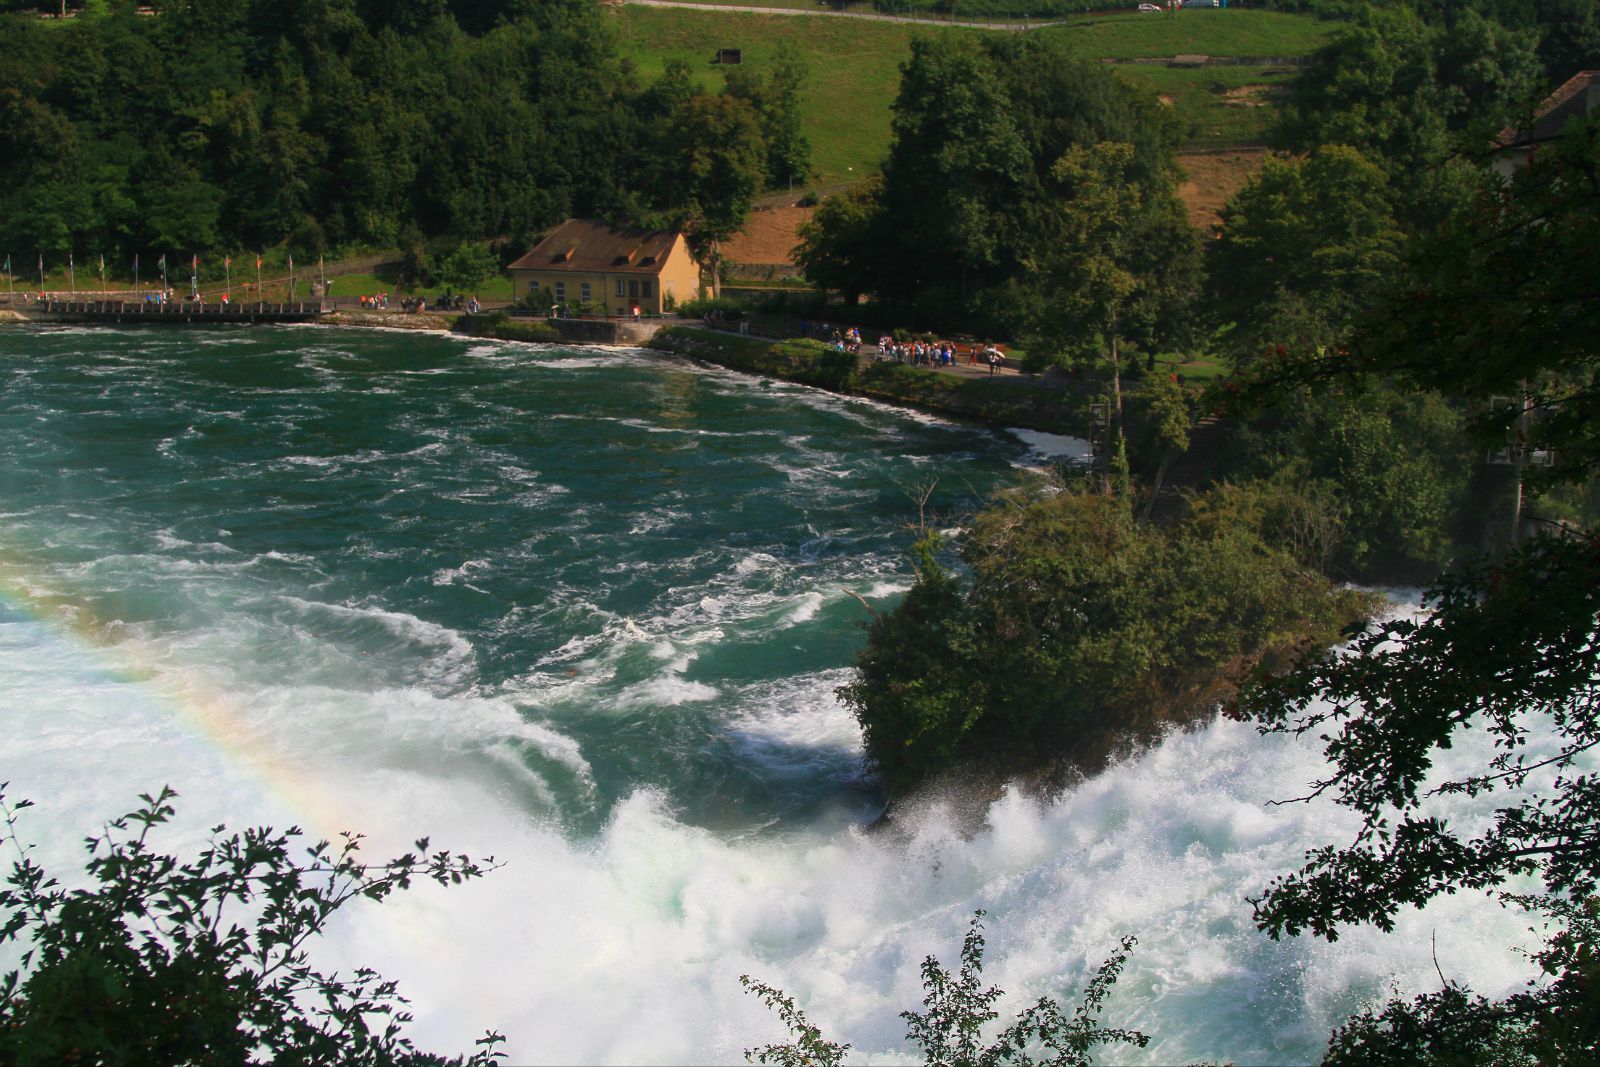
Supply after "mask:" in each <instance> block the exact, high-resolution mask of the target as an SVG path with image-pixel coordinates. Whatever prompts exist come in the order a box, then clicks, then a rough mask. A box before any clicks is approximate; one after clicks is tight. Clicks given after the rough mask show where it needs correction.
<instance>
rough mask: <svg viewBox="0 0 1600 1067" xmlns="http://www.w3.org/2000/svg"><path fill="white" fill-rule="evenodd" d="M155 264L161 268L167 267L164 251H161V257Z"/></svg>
mask: <svg viewBox="0 0 1600 1067" xmlns="http://www.w3.org/2000/svg"><path fill="white" fill-rule="evenodd" d="M156 266H158V267H160V268H161V269H162V270H166V269H167V254H166V253H165V252H163V253H161V258H160V259H158V260H156Z"/></svg>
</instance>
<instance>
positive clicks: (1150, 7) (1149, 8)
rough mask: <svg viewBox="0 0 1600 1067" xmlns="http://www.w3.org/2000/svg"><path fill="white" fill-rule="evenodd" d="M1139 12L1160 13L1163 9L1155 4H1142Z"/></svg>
mask: <svg viewBox="0 0 1600 1067" xmlns="http://www.w3.org/2000/svg"><path fill="white" fill-rule="evenodd" d="M1139 10H1140V11H1160V10H1161V9H1160V8H1159V7H1157V6H1156V5H1154V4H1140V5H1139Z"/></svg>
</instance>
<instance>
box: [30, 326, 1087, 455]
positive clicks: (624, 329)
mask: <svg viewBox="0 0 1600 1067" xmlns="http://www.w3.org/2000/svg"><path fill="white" fill-rule="evenodd" d="M30 321H32V320H30V319H29V318H28V317H27V316H25V315H23V314H20V313H18V312H16V311H12V310H4V309H0V323H28V322H30ZM314 325H318V326H335V327H348V328H354V329H391V330H418V331H428V332H434V333H453V334H459V335H463V336H467V337H483V338H488V339H492V340H499V341H524V342H536V343H544V344H560V343H563V342H565V343H569V344H637V345H642V346H644V347H647V348H653V349H656V350H658V351H663V352H672V353H675V354H677V355H683V356H689V357H692V358H694V359H702V360H705V361H706V362H708V363H715V364H717V365H718V366H723V367H728V368H730V369H732V370H738V371H743V372H745V373H748V374H756V375H760V376H762V377H769V378H778V379H782V380H783V381H792V382H796V383H799V384H802V385H810V386H815V387H817V388H821V389H828V390H831V391H833V392H837V393H845V394H848V395H851V396H863V397H869V398H871V399H874V400H882V401H885V402H888V403H892V404H900V405H903V406H906V407H912V408H916V409H918V410H920V411H927V412H931V413H933V414H937V415H949V416H954V417H957V418H965V419H977V420H980V421H984V422H992V423H995V424H997V425H1003V426H1015V427H1018V428H1020V429H1026V430H1039V431H1043V432H1045V433H1053V434H1064V435H1068V436H1073V437H1084V436H1087V434H1088V430H1089V416H1088V405H1087V403H1086V402H1085V400H1084V399H1083V398H1082V397H1080V396H1078V395H1077V393H1076V392H1074V391H1073V390H1072V389H1070V388H1068V387H1067V383H1065V382H1051V381H1047V380H1045V379H1043V378H1039V377H1035V376H1033V375H1023V374H1017V373H1015V372H1009V373H1006V374H1003V375H990V374H985V373H982V372H981V371H974V372H967V369H966V368H950V369H943V370H940V369H935V368H932V367H915V366H908V365H906V364H901V363H893V362H889V361H887V360H880V359H876V358H872V357H865V358H862V357H857V356H855V355H852V354H849V353H844V352H839V351H836V350H835V349H834V348H833V347H832V346H830V345H827V344H824V343H823V342H821V341H813V340H807V339H789V340H781V341H775V340H772V339H770V338H762V337H750V336H746V335H742V334H734V333H727V332H723V331H718V330H707V329H703V328H701V327H698V326H692V325H687V324H685V325H678V324H667V323H663V322H661V321H659V320H657V321H652V322H646V323H638V324H635V323H631V322H621V323H617V322H613V321H609V320H607V321H590V320H584V319H530V318H513V317H511V316H509V315H506V314H504V313H491V314H488V315H460V314H443V313H437V312H422V313H416V312H404V311H359V312H357V311H336V312H332V313H329V314H325V315H322V316H320V317H319V318H318V319H317V320H315V323H314ZM870 351H876V350H875V349H872V350H870Z"/></svg>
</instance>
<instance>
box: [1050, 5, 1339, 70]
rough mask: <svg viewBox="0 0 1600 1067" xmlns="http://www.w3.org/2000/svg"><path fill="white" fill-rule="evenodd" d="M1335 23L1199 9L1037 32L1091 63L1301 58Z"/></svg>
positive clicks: (1277, 14)
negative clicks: (1064, 41) (1064, 37)
mask: <svg viewBox="0 0 1600 1067" xmlns="http://www.w3.org/2000/svg"><path fill="white" fill-rule="evenodd" d="M1338 27H1339V24H1338V23H1336V22H1324V21H1322V20H1320V19H1314V18H1311V17H1309V16H1307V15H1286V14H1283V13H1282V12H1277V11H1235V10H1231V9H1230V10H1222V9H1217V10H1211V9H1201V10H1194V11H1180V12H1178V13H1177V14H1176V15H1168V14H1139V13H1138V12H1129V13H1128V14H1126V15H1101V16H1097V17H1095V18H1088V19H1074V20H1072V21H1071V22H1070V23H1069V24H1068V25H1066V26H1060V27H1052V28H1051V29H1047V30H1040V31H1038V32H1040V33H1064V34H1068V35H1069V36H1070V37H1071V38H1072V43H1073V44H1074V45H1075V46H1076V47H1077V50H1078V52H1079V54H1081V55H1084V56H1088V57H1089V58H1091V59H1141V58H1146V57H1152V56H1179V55H1203V56H1305V55H1310V54H1311V53H1312V52H1315V51H1316V50H1317V49H1319V48H1321V47H1322V46H1323V45H1325V44H1327V43H1328V42H1329V40H1331V39H1332V37H1333V35H1334V33H1335V32H1336V31H1337V30H1338Z"/></svg>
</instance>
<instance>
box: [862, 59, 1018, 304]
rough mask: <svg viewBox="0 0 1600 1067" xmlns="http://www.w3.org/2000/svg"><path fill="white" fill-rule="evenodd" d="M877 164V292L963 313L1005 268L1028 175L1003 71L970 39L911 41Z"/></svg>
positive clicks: (902, 300) (902, 299)
mask: <svg viewBox="0 0 1600 1067" xmlns="http://www.w3.org/2000/svg"><path fill="white" fill-rule="evenodd" d="M893 131H894V145H893V147H892V149H891V150H890V153H889V159H888V162H887V163H886V164H885V165H884V195H883V200H882V203H883V208H884V214H885V219H884V227H883V232H884V233H885V234H892V235H893V237H892V239H891V240H890V243H889V244H888V245H887V246H886V247H885V248H884V249H883V252H884V255H883V256H882V258H881V259H880V262H879V270H880V271H881V276H882V277H881V282H880V291H881V292H883V293H884V295H886V296H888V297H889V298H890V299H892V300H896V301H898V302H904V303H911V302H916V301H919V300H920V301H922V302H924V303H926V304H946V305H952V306H955V307H964V306H966V305H967V303H968V301H969V299H970V297H971V295H972V293H973V292H974V291H975V290H976V289H978V288H980V287H982V286H984V285H986V284H989V283H991V282H992V281H994V280H996V277H997V271H998V272H999V274H1000V276H1004V273H1005V272H1006V268H1007V267H1009V262H1008V260H1009V256H1010V252H1009V250H1010V248H1011V247H1013V246H1014V242H1015V240H1016V238H1017V236H1018V235H1017V234H1016V233H1014V232H1012V229H1013V227H1012V221H1013V220H1012V215H1013V213H1014V212H1013V209H1014V207H1015V206H1016V204H1017V202H1018V200H1019V198H1020V197H1021V195H1022V189H1023V184H1022V182H1023V174H1024V172H1025V171H1027V170H1028V169H1030V161H1029V159H1028V150H1027V143H1026V141H1025V139H1024V137H1023V134H1022V131H1021V130H1020V129H1019V128H1018V127H1017V124H1016V123H1015V121H1014V120H1013V119H1012V117H1011V108H1010V106H1009V102H1008V100H1007V94H1006V88H1005V83H1004V81H1003V78H1002V72H1001V71H1000V69H999V67H998V66H997V64H996V63H995V62H994V60H993V57H992V56H991V55H990V54H989V53H988V52H987V50H986V49H985V48H984V47H983V46H982V45H981V44H980V43H979V42H978V41H977V40H976V39H974V38H971V37H955V36H944V37H923V38H915V39H913V41H912V42H911V59H910V60H909V61H908V62H907V63H906V64H905V66H904V67H903V68H902V73H901V80H900V93H899V95H898V96H897V97H896V98H895V102H894V121H893Z"/></svg>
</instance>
